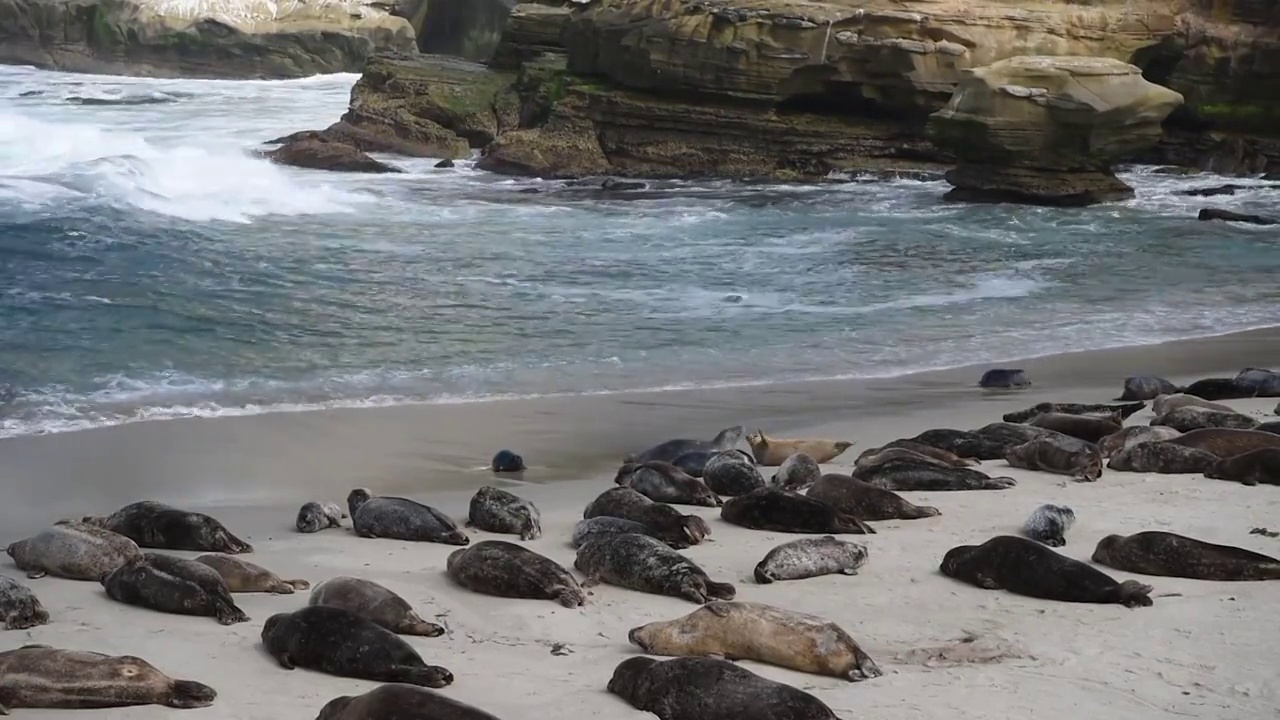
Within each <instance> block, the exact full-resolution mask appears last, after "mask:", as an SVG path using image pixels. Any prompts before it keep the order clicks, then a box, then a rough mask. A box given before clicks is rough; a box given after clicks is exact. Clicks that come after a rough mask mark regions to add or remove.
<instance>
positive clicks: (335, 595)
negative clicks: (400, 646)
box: [307, 575, 444, 637]
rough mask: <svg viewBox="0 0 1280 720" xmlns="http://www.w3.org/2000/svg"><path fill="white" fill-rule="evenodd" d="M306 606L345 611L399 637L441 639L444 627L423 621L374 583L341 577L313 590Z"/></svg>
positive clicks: (383, 588) (397, 598)
mask: <svg viewBox="0 0 1280 720" xmlns="http://www.w3.org/2000/svg"><path fill="white" fill-rule="evenodd" d="M307 605H314V606H320V607H332V608H340V609H342V610H346V611H347V612H349V613H352V614H353V615H359V616H360V617H362V618H364V619H366V620H369V621H371V622H373V623H376V624H377V625H379V626H381V627H383V628H385V629H387V630H389V631H390V632H393V633H395V634H397V635H417V636H419V637H439V636H441V635H443V634H444V628H443V627H440V626H439V625H437V624H435V623H431V622H427V621H426V620H423V619H422V617H421V616H420V615H418V613H417V612H415V611H414V609H413V606H412V605H410V604H409V602H408V601H407V600H405V599H404V598H402V597H400V596H399V595H397V594H396V593H395V592H393V591H392V590H390V589H389V588H386V587H384V586H382V585H379V584H378V583H376V582H373V581H372V580H362V579H360V578H353V577H348V576H346V575H340V576H338V577H334V578H329V579H328V580H325V581H324V582H322V583H320V584H319V585H317V586H315V588H314V589H313V590H312V591H311V597H310V598H308V599H307Z"/></svg>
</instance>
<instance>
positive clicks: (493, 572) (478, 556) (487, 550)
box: [446, 540, 587, 608]
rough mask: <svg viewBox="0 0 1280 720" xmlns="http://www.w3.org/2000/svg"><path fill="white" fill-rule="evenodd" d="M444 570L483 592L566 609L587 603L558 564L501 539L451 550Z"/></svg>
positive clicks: (571, 576) (465, 585)
mask: <svg viewBox="0 0 1280 720" xmlns="http://www.w3.org/2000/svg"><path fill="white" fill-rule="evenodd" d="M446 571H447V572H448V574H449V577H450V578H452V579H453V581H454V582H456V583H458V584H459V585H461V586H462V587H464V588H466V589H468V590H471V591H472V592H478V593H482V594H484V595H495V596H497V597H506V598H527V599H530V600H555V601H556V602H558V603H560V604H561V605H563V606H565V607H567V608H576V607H580V606H582V605H583V604H584V603H586V602H587V594H586V593H585V592H583V591H582V587H581V586H579V585H578V581H577V580H576V579H575V578H574V577H573V575H572V574H571V573H570V572H569V571H568V570H566V569H565V568H564V567H563V566H561V565H560V563H558V562H556V561H555V560H552V559H551V558H549V557H546V556H543V555H539V554H538V553H536V552H534V551H532V550H529V549H526V548H522V547H520V546H519V545H516V544H514V543H509V542H506V541H503V540H485V541H482V542H478V543H476V544H475V545H472V546H471V547H468V548H463V549H461V550H454V551H453V552H452V553H451V554H450V555H449V559H448V560H447V561H446Z"/></svg>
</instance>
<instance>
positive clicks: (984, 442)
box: [890, 428, 1004, 460]
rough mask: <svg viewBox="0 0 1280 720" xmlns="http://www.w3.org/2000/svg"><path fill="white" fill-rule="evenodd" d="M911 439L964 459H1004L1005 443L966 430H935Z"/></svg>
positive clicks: (926, 431)
mask: <svg viewBox="0 0 1280 720" xmlns="http://www.w3.org/2000/svg"><path fill="white" fill-rule="evenodd" d="M909 439H910V441H911V442H914V443H919V444H921V445H929V446H931V447H935V448H938V449H939V450H946V451H947V452H949V453H951V454H952V455H956V456H958V457H962V458H972V459H974V460H999V459H1000V458H1002V457H1004V443H1002V442H999V441H997V440H993V439H991V438H989V437H984V436H982V435H979V434H977V433H971V432H968V431H965V430H955V429H952V428H934V429H933V430H925V431H924V432H922V433H920V434H919V435H917V436H915V437H913V438H909ZM893 444H895V443H890V445H893Z"/></svg>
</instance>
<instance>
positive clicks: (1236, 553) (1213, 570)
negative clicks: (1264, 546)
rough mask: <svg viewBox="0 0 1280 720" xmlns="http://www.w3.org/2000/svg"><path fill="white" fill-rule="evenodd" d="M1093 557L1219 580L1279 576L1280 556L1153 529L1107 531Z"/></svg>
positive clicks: (1122, 566)
mask: <svg viewBox="0 0 1280 720" xmlns="http://www.w3.org/2000/svg"><path fill="white" fill-rule="evenodd" d="M1093 561H1094V562H1096V563H1099V564H1101V565H1106V566H1107V567H1113V568H1115V569H1117V570H1123V571H1125V572H1131V573H1138V574H1140V575H1163V576H1165V577H1179V578H1191V579H1192V580H1219V581H1237V580H1241V581H1243V580H1280V560H1277V559H1275V558H1273V557H1270V556H1267V555H1263V554H1262V553H1256V552H1253V551H1252V550H1245V549H1244V548H1239V547H1233V546H1231V545H1215V544H1213V543H1207V542H1204V541H1203V540H1196V539H1195V538H1189V537H1187V536H1185V535H1175V534H1174V533H1168V532H1158V531H1155V530H1150V531H1147V532H1140V533H1134V534H1133V535H1129V536H1128V537H1126V536H1124V535H1108V536H1106V537H1104V538H1102V540H1100V541H1098V547H1097V548H1096V549H1094V551H1093Z"/></svg>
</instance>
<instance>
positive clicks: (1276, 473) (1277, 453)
mask: <svg viewBox="0 0 1280 720" xmlns="http://www.w3.org/2000/svg"><path fill="white" fill-rule="evenodd" d="M1215 457H1216V456H1215ZM1204 476H1205V477H1207V478H1209V479H1211V480H1234V481H1236V482H1238V483H1242V484H1244V485H1257V484H1259V483H1261V484H1263V485H1280V448H1261V449H1258V450H1251V451H1249V452H1247V453H1244V454H1243V455H1236V456H1235V457H1229V458H1223V459H1221V460H1218V461H1217V462H1215V463H1214V464H1213V466H1212V467H1210V468H1209V469H1208V470H1205V471H1204Z"/></svg>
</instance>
